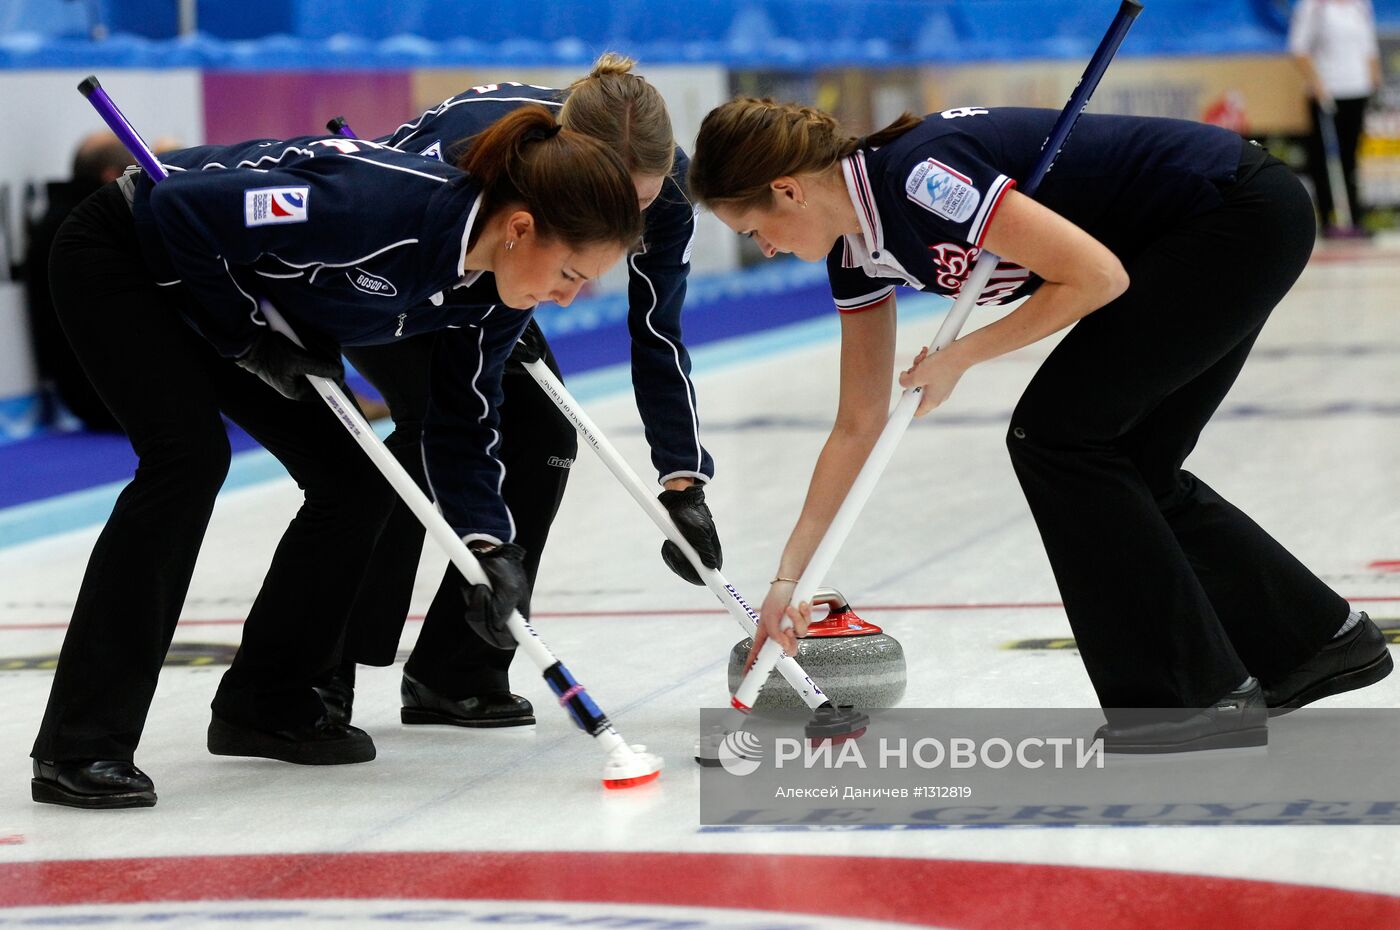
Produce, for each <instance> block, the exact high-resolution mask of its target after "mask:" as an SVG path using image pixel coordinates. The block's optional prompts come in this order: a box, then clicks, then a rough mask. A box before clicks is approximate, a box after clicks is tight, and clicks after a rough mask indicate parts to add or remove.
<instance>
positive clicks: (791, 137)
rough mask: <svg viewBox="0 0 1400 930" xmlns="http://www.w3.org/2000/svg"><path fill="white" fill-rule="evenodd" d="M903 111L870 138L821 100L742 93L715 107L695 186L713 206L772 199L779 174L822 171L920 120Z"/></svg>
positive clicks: (704, 130) (703, 136)
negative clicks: (851, 131)
mask: <svg viewBox="0 0 1400 930" xmlns="http://www.w3.org/2000/svg"><path fill="white" fill-rule="evenodd" d="M919 122H920V120H919V118H918V117H916V116H913V115H911V114H909V113H903V114H901V115H900V117H899V119H897V120H895V121H894V122H893V123H891V124H890V125H888V126H886V127H885V128H884V129H881V130H880V131H879V132H876V133H874V134H873V135H870V136H867V137H865V138H863V139H857V138H856V137H855V136H848V135H846V134H845V133H844V132H843V131H842V129H841V125H840V124H839V123H838V122H837V121H836V119H835V117H833V116H831V115H830V114H828V113H824V112H822V111H821V110H817V109H815V108H813V107H804V106H800V105H798V104H795V103H774V102H773V101H772V100H769V99H767V98H764V99H762V100H758V99H755V98H753V97H740V98H738V99H736V100H731V101H730V102H728V103H726V104H723V105H721V106H718V107H716V108H715V109H713V110H711V111H710V112H709V113H708V114H707V115H706V116H705V119H704V121H703V122H702V123H701V124H700V134H699V136H698V137H697V138H696V140H695V152H694V154H693V155H692V156H691V159H690V178H689V182H690V191H691V194H693V195H694V196H695V198H696V199H697V200H699V201H700V202H701V203H704V204H705V205H706V206H709V207H712V208H713V207H714V206H715V205H716V204H725V205H729V206H733V207H735V208H737V209H740V210H744V209H752V208H756V207H764V206H767V204H768V202H769V198H770V197H771V196H772V194H771V192H770V189H769V184H770V183H771V182H772V181H773V180H775V179H776V178H781V177H788V176H793V175H798V174H820V173H822V172H824V171H827V170H829V169H830V168H832V167H833V166H834V165H836V164H837V163H838V162H839V161H840V160H841V159H843V158H847V157H849V156H850V155H852V154H854V153H855V151H856V149H859V148H868V147H872V146H880V145H888V144H889V143H890V142H893V141H894V140H895V139H898V138H899V137H900V136H902V135H904V134H905V133H906V132H908V131H909V130H911V129H913V128H914V127H915V126H917V125H919Z"/></svg>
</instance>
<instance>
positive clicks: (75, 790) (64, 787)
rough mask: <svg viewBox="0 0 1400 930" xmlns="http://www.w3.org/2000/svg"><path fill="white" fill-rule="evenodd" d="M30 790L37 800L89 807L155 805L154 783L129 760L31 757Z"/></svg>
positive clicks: (65, 805) (113, 808) (43, 802)
mask: <svg viewBox="0 0 1400 930" xmlns="http://www.w3.org/2000/svg"><path fill="white" fill-rule="evenodd" d="M29 784H30V793H31V796H32V797H33V798H34V800H35V801H38V802H39V803H40V804H62V805H63V806H64V807H82V808H87V809H89V810H115V809H118V808H123V807H155V806H156V786H155V785H154V784H153V783H152V782H151V779H150V778H149V777H148V776H147V775H146V773H145V772H143V771H141V770H140V769H138V768H137V767H136V766H135V765H134V764H132V763H130V762H113V761H106V760H102V759H98V760H96V761H94V762H45V761H41V760H39V759H35V760H34V778H33V780H32V781H30V783H29Z"/></svg>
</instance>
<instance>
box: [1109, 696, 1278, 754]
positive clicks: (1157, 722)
mask: <svg viewBox="0 0 1400 930" xmlns="http://www.w3.org/2000/svg"><path fill="white" fill-rule="evenodd" d="M1165 712H1167V711H1165V710H1163V711H1153V710H1151V709H1140V710H1134V711H1131V712H1128V713H1131V714H1132V715H1133V717H1135V718H1136V719H1135V720H1133V721H1132V722H1129V721H1128V720H1123V721H1120V722H1119V723H1117V724H1111V725H1110V724H1104V725H1103V726H1101V727H1099V729H1098V731H1097V732H1095V733H1094V736H1095V737H1096V738H1098V739H1102V740H1103V748H1104V751H1105V752H1122V753H1166V752H1200V751H1201V750H1205V749H1238V748H1243V747H1248V746H1266V745H1268V742H1269V728H1268V724H1269V715H1268V708H1267V707H1265V705H1264V689H1263V688H1261V687H1260V686H1259V682H1257V681H1255V680H1254V679H1253V678H1251V679H1249V681H1248V682H1247V684H1246V685H1245V687H1242V688H1239V689H1237V690H1235V691H1231V692H1230V693H1229V694H1227V695H1225V696H1224V697H1223V698H1221V699H1220V700H1219V701H1216V702H1215V706H1214V707H1207V708H1205V709H1204V710H1200V711H1197V712H1196V713H1194V714H1192V715H1191V716H1189V717H1186V718H1184V719H1175V720H1164V719H1161V715H1162V713H1165ZM1124 713H1125V712H1123V711H1119V712H1118V715H1120V716H1121V715H1123V714H1124Z"/></svg>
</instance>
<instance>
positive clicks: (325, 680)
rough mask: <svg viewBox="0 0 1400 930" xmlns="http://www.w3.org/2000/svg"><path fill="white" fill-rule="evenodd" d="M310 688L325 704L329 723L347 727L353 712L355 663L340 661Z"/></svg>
mask: <svg viewBox="0 0 1400 930" xmlns="http://www.w3.org/2000/svg"><path fill="white" fill-rule="evenodd" d="M312 688H313V689H314V690H315V692H316V694H317V695H319V696H320V698H321V703H322V704H324V705H326V716H327V717H329V718H330V721H331V723H338V724H340V725H341V726H345V727H348V726H349V725H350V718H351V717H352V716H353V715H354V713H355V663H354V662H342V663H340V664H339V665H337V666H336V667H335V668H333V669H331V670H330V671H329V672H327V673H326V674H325V675H324V676H323V677H322V678H321V679H320V680H319V681H317V682H316V683H315V684H314V685H313V686H312Z"/></svg>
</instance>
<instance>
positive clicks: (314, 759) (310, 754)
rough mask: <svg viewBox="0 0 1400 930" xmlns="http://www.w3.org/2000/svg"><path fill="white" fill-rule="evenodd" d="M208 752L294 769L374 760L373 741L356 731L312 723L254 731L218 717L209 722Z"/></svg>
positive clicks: (326, 721) (327, 722) (323, 719)
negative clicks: (271, 761) (289, 765)
mask: <svg viewBox="0 0 1400 930" xmlns="http://www.w3.org/2000/svg"><path fill="white" fill-rule="evenodd" d="M208 745H209V751H210V752H211V753H213V754H214V755H216V756H254V757H256V758H260V759H276V760H278V761H279V762H291V763H292V764H294V765H350V764H352V763H355V762H369V761H370V760H372V759H373V758H374V740H372V739H370V736H369V734H368V733H366V732H365V731H364V730H361V729H360V728H359V727H351V726H346V725H345V724H339V723H331V721H330V719H329V718H328V717H320V718H318V719H317V721H316V722H315V723H310V724H306V725H305V726H301V727H297V728H295V729H290V730H255V729H253V728H252V727H245V726H241V725H239V724H236V723H230V722H229V721H227V720H223V719H221V718H219V717H217V716H216V717H214V719H213V720H211V721H210V722H209V744H208Z"/></svg>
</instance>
